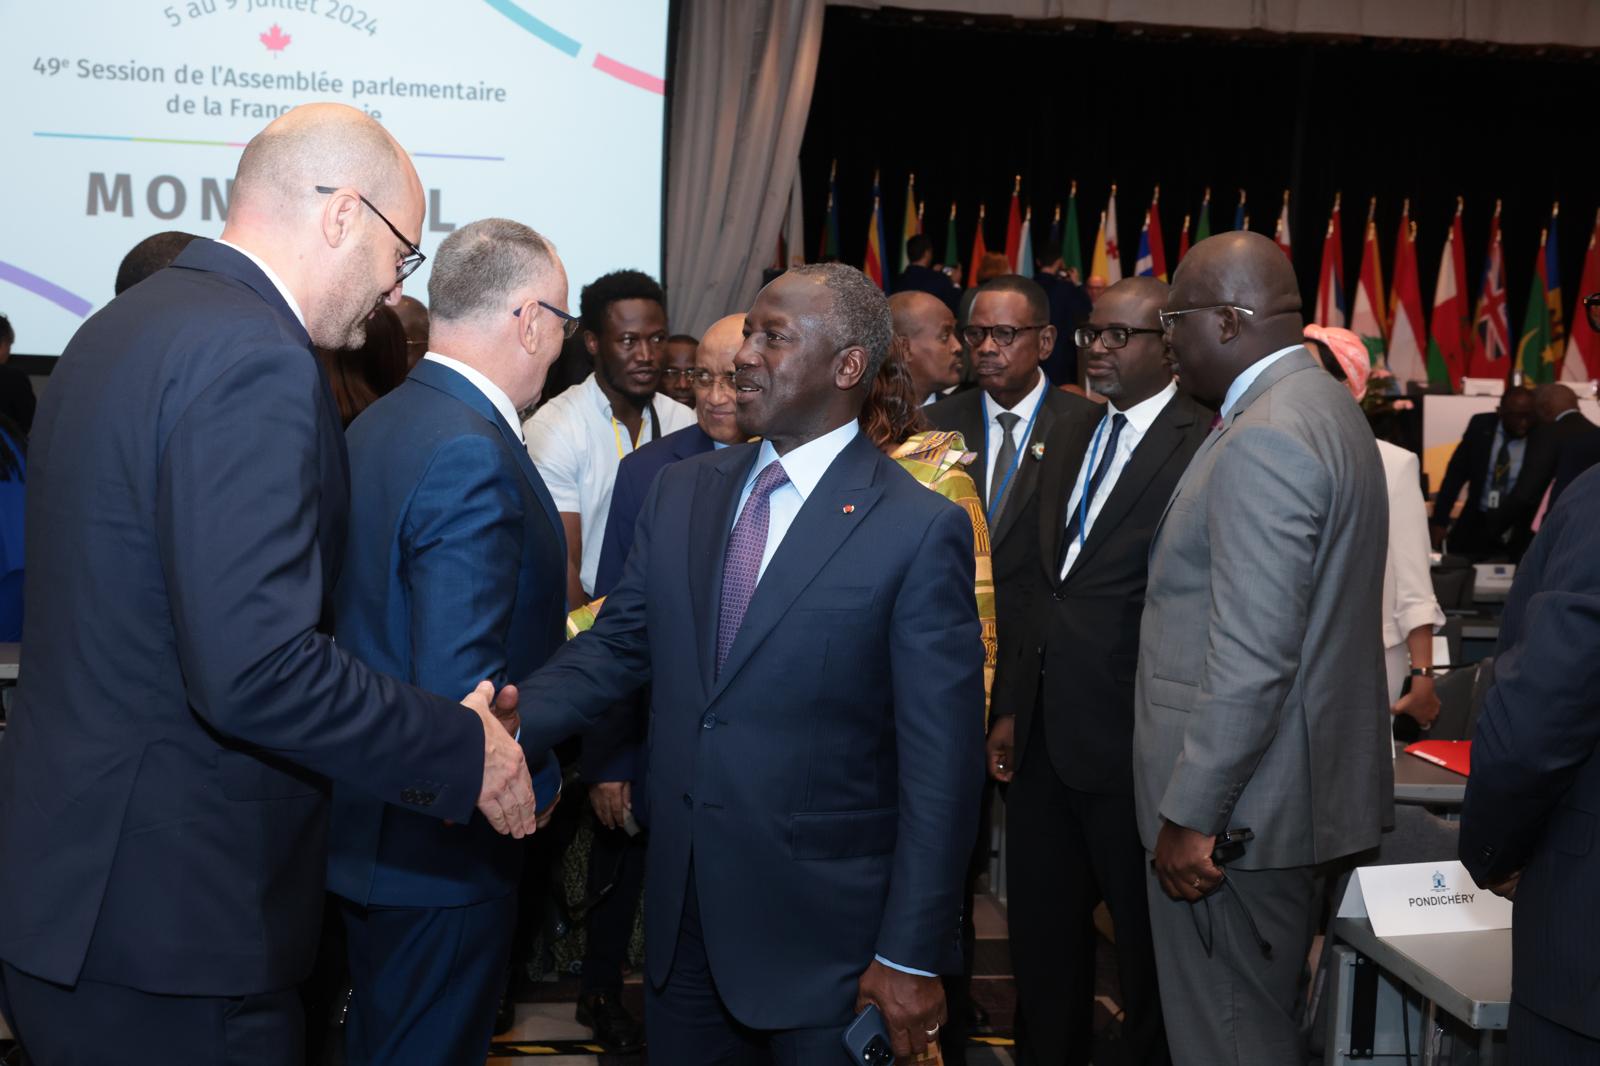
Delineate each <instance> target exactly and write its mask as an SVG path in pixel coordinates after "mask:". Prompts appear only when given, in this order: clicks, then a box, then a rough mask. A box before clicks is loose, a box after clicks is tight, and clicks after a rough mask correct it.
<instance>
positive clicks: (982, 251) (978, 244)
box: [967, 204, 989, 289]
mask: <svg viewBox="0 0 1600 1066" xmlns="http://www.w3.org/2000/svg"><path fill="white" fill-rule="evenodd" d="M985 213H986V209H985V207H984V205H983V204H979V205H978V231H977V232H976V233H974V234H973V235H972V262H970V263H968V264H967V288H969V289H975V288H977V287H978V264H979V263H981V262H982V261H983V257H984V256H985V255H987V254H988V253H989V248H988V246H987V245H985V244H984V243H983V219H984V215H985Z"/></svg>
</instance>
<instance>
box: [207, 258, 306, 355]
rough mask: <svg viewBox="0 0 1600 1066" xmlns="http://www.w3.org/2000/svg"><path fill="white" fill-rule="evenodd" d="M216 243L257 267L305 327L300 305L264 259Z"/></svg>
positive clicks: (303, 314) (304, 318)
mask: <svg viewBox="0 0 1600 1066" xmlns="http://www.w3.org/2000/svg"><path fill="white" fill-rule="evenodd" d="M217 243H218V244H220V245H222V246H223V247H224V248H232V249H233V250H234V251H236V252H238V253H239V254H240V255H242V256H244V257H245V258H246V259H248V260H250V262H252V263H254V264H255V265H256V266H257V267H259V268H260V270H261V273H263V274H265V275H266V276H267V280H268V281H270V282H272V287H273V288H275V289H277V290H278V295H279V296H282V297H283V302H284V303H286V304H288V305H289V310H290V311H293V312H294V317H295V319H296V320H297V321H299V323H300V325H301V326H302V327H305V325H306V316H305V312H304V311H301V310H300V304H299V302H298V301H296V300H295V298H294V293H292V292H290V291H289V287H288V286H287V285H285V284H284V283H283V279H282V278H280V277H278V272H277V271H276V270H273V269H272V268H271V267H269V266H267V261H266V260H265V259H262V258H261V257H260V256H259V255H256V253H254V252H252V251H250V249H248V248H241V247H239V246H238V245H237V244H234V243H233V242H232V241H225V240H223V239H222V238H221V237H218V238H217ZM306 332H307V333H308V334H309V333H310V332H311V330H310V328H309V327H306Z"/></svg>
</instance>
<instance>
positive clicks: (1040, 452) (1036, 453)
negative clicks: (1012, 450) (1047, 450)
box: [1028, 441, 1044, 460]
mask: <svg viewBox="0 0 1600 1066" xmlns="http://www.w3.org/2000/svg"><path fill="white" fill-rule="evenodd" d="M1028 450H1029V451H1031V452H1032V453H1033V457H1034V458H1035V459H1040V460H1042V459H1043V458H1044V442H1043V441H1040V442H1039V443H1038V444H1035V445H1034V446H1033V447H1032V448H1029V449H1028Z"/></svg>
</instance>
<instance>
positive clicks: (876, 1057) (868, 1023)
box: [842, 1003, 894, 1066]
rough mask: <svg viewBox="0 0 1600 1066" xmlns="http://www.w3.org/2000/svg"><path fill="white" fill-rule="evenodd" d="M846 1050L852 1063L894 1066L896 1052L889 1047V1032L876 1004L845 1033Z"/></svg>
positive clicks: (871, 1004)
mask: <svg viewBox="0 0 1600 1066" xmlns="http://www.w3.org/2000/svg"><path fill="white" fill-rule="evenodd" d="M842 1039H843V1040H844V1049H845V1050H846V1051H848V1052H849V1053H850V1061H851V1062H859V1063H863V1064H865V1066H893V1064H894V1051H893V1050H892V1049H891V1048H890V1046H889V1032H888V1030H887V1029H885V1028H884V1027H883V1015H882V1014H881V1013H879V1011H878V1005H877V1004H876V1003H868V1004H867V1006H866V1008H865V1009H864V1010H863V1011H862V1012H861V1013H860V1014H858V1015H856V1020H855V1021H853V1022H851V1023H850V1028H848V1029H846V1030H845V1031H844V1036H843V1038H842Z"/></svg>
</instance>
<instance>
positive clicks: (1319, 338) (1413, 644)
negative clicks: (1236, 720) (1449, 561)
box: [1305, 325, 1444, 729]
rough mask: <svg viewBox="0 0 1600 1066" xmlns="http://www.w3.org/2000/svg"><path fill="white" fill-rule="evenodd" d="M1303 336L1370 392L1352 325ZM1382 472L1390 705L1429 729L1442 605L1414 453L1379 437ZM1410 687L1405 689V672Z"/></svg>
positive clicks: (1358, 388)
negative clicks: (1386, 530)
mask: <svg viewBox="0 0 1600 1066" xmlns="http://www.w3.org/2000/svg"><path fill="white" fill-rule="evenodd" d="M1305 334H1306V340H1307V341H1308V342H1311V344H1310V347H1311V349H1312V350H1313V351H1315V352H1317V353H1318V355H1319V356H1320V357H1321V359H1322V363H1323V365H1324V366H1325V367H1327V368H1328V371H1329V373H1331V374H1333V375H1334V376H1335V377H1338V378H1342V379H1343V380H1344V383H1345V385H1346V386H1348V387H1349V389H1350V393H1351V395H1353V396H1354V397H1355V398H1356V402H1357V403H1360V402H1361V398H1362V397H1363V396H1365V395H1366V393H1367V376H1368V374H1370V373H1371V370H1372V363H1371V360H1370V357H1369V356H1368V354H1367V348H1366V345H1365V344H1363V343H1362V342H1361V338H1360V337H1357V336H1356V335H1355V334H1354V333H1351V332H1350V331H1349V330H1347V329H1339V328H1337V327H1332V326H1314V325H1313V326H1307V327H1306V330H1305ZM1378 454H1379V456H1380V457H1382V459H1383V476H1384V480H1385V481H1386V482H1387V483H1388V487H1389V552H1388V559H1387V562H1386V564H1385V566H1384V568H1383V648H1384V661H1385V664H1386V666H1387V667H1388V672H1389V704H1390V710H1391V712H1392V713H1394V714H1407V715H1410V716H1411V717H1412V718H1415V719H1416V720H1417V724H1419V725H1420V726H1422V728H1423V729H1427V728H1429V727H1430V726H1432V725H1433V720H1434V719H1435V718H1437V717H1438V716H1439V697H1438V695H1437V694H1436V693H1435V692H1434V688H1433V635H1434V633H1435V632H1436V631H1437V630H1438V629H1439V628H1440V627H1442V626H1443V625H1444V612H1443V611H1441V610H1440V609H1439V601H1438V600H1436V599H1435V598H1434V595H1433V579H1432V577H1431V576H1430V574H1429V560H1428V552H1429V550H1430V546H1429V542H1428V514H1427V506H1426V502H1425V501H1424V500H1423V498H1422V478H1421V476H1420V470H1419V466H1418V462H1417V456H1416V454H1415V453H1413V452H1410V451H1407V450H1406V449H1404V448H1397V447H1395V446H1394V445H1393V444H1390V443H1389V442H1388V441H1381V440H1380V441H1378ZM1408 675H1409V676H1410V678H1411V691H1410V692H1408V693H1406V694H1405V695H1404V696H1401V695H1400V689H1401V687H1402V686H1403V685H1404V684H1405V681H1406V677H1407V676H1408Z"/></svg>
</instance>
